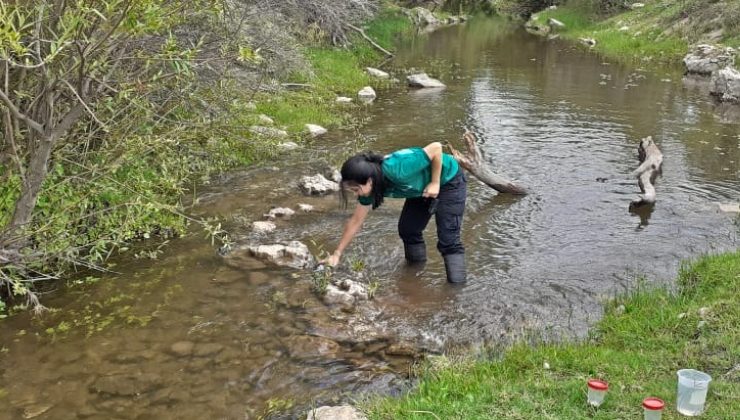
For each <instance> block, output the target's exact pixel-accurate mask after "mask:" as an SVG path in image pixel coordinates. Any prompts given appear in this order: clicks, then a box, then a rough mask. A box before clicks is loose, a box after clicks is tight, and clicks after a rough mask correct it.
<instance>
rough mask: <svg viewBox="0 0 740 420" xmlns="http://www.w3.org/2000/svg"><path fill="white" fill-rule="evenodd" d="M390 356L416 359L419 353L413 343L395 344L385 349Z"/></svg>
mask: <svg viewBox="0 0 740 420" xmlns="http://www.w3.org/2000/svg"><path fill="white" fill-rule="evenodd" d="M385 354H387V355H389V356H402V357H416V356H418V355H419V352H418V351H417V350H416V348H415V347H414V346H413V345H412V344H411V343H395V344H391V345H390V346H388V347H387V348H386V349H385Z"/></svg>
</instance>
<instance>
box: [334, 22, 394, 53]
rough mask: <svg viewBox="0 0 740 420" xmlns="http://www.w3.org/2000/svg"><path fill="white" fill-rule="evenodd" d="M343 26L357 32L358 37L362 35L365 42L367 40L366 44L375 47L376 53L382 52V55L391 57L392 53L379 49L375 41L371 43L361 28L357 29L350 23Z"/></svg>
mask: <svg viewBox="0 0 740 420" xmlns="http://www.w3.org/2000/svg"><path fill="white" fill-rule="evenodd" d="M345 25H347V27H348V28H350V29H352V30H355V31H357V32H359V33H360V35H362V37H363V38H365V40H367V42H369V43H370V44H371V45H372V46H373V47H375V48H376V49H378V51H380V52H382V53H383V54H385V55H387V56H388V57H393V53H392V52H390V51H388V50H386V49H385V48H383V47H381V46H380V45H378V43H377V42H375V41H373V39H372V38H370V37H369V36H367V34H366V33H365V31H363V30H362V29H361V28H358V27H357V26H355V25H352V24H350V23H345Z"/></svg>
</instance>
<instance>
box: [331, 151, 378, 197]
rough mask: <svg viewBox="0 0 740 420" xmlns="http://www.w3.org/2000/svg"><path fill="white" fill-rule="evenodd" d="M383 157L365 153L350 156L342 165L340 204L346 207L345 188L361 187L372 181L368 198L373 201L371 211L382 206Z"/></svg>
mask: <svg viewBox="0 0 740 420" xmlns="http://www.w3.org/2000/svg"><path fill="white" fill-rule="evenodd" d="M382 163H383V156H382V155H379V154H376V153H373V152H365V153H360V154H358V155H355V156H352V157H351V158H349V159H347V161H346V162H344V165H342V170H341V173H342V183H341V187H342V188H341V194H342V196H341V197H342V203H344V205H345V206H346V205H347V194H346V188H347V187H351V186H355V185H363V184H365V183H366V182H367V180H368V179H372V180H373V188H372V191H371V192H370V197H371V198H372V199H373V209H376V208H378V206H380V205H381V204H383V191H384V190H385V179H384V178H383V168H382V166H381V165H382Z"/></svg>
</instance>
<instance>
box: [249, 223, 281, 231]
mask: <svg viewBox="0 0 740 420" xmlns="http://www.w3.org/2000/svg"><path fill="white" fill-rule="evenodd" d="M276 228H277V226H275V223H272V222H252V231H253V232H255V233H270V232H272V231H274V230H275V229H276Z"/></svg>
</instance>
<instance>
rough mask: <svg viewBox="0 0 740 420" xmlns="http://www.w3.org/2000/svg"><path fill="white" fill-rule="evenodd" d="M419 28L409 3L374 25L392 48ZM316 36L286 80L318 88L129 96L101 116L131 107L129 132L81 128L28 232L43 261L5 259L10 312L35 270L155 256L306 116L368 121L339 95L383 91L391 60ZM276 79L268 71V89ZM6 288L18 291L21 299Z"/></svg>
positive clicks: (55, 163)
mask: <svg viewBox="0 0 740 420" xmlns="http://www.w3.org/2000/svg"><path fill="white" fill-rule="evenodd" d="M411 29H412V24H411V22H410V21H409V20H408V19H407V18H406V17H405V16H404V15H403V14H402V13H401V11H400V9H394V8H391V7H390V6H388V8H386V9H384V10H383V11H381V12H380V13H379V14H378V15H376V17H375V18H374V19H373V20H372V21H370V22H367V23H366V26H365V32H366V33H367V34H368V36H370V37H371V38H373V39H374V40H375V41H376V42H378V43H379V44H380V45H382V46H384V47H385V48H386V49H392V47H393V45H394V43H395V41H396V37H398V36H403V34H405V33H409V32H410V31H411ZM316 31H318V32H316V33H314V34H313V36H307V37H306V38H305V39H303V40H302V47H301V52H302V53H303V59H305V61H306V63H307V65H306V66H304V67H303V70H301V71H300V73H297V74H293V75H288V76H284V77H283V78H282V80H280V82H295V83H306V84H310V85H311V87H310V89H307V90H304V91H289V90H277V91H273V90H270V89H266V90H264V89H256V90H253V89H245V88H244V86H241V85H239V83H238V82H237V80H223V81H221V82H219V83H214V84H212V85H208V84H201V85H198V84H196V83H192V84H191V85H187V86H185V88H183V91H182V98H183V99H182V101H181V102H179V103H178V104H177V105H176V106H172V107H171V108H170V109H168V111H167V114H166V115H159V114H157V113H156V112H155V111H153V110H152V107H150V106H149V105H148V104H147V103H135V101H132V100H130V99H129V98H126V97H122V98H121V99H120V102H116V100H118V99H115V98H113V99H111V100H110V101H108V102H106V103H104V104H103V106H101V109H100V110H98V111H97V114H98V116H99V117H100V118H101V119H104V117H105V116H107V114H106V113H108V112H110V113H111V114H113V113H114V112H117V111H118V110H120V109H127V110H128V111H127V112H126V114H125V118H120V120H122V121H123V122H122V123H121V126H120V127H119V126H118V125H117V124H116V123H115V118H111V120H113V121H114V123H113V124H111V125H110V126H109V127H108V130H107V131H103V130H91V129H90V128H89V127H87V126H85V127H80V128H79V131H78V132H76V133H75V135H77V136H82V137H83V140H82V141H74V142H71V141H70V142H68V143H65V144H63V145H62V146H61V147H59V148H58V149H57V150H55V151H54V156H53V158H52V159H51V161H52V164H51V168H50V173H49V175H48V176H47V178H46V180H45V182H44V185H43V188H42V191H41V193H40V195H39V199H38V202H37V205H36V207H35V209H34V214H33V221H32V223H31V224H30V225H29V226H27V227H26V230H25V231H24V232H23V233H24V235H25V237H26V238H30V240H29V241H28V243H29V246H28V248H29V249H28V255H33V256H34V259H33V260H32V261H31V262H30V263H27V264H28V266H27V267H14V266H8V265H0V286H4V285H5V283H9V284H10V287H8V288H4V287H3V288H2V291H0V318H2V317H3V315H4V314H6V313H7V312H8V310H9V309H8V307H10V306H14V305H17V306H16V308H17V309H23V308H25V304H26V302H27V299H26V296H27V291H28V290H34V288H36V287H37V286H39V285H43V282H39V283H36V284H33V281H30V280H29V279H28V277H27V276H28V275H29V273H43V275H39V276H41V277H45V275H46V274H49V275H50V276H51V277H65V276H67V275H68V273H69V269H70V268H75V267H88V266H93V265H95V266H103V267H109V266H108V265H107V264H108V263H107V261H108V259H109V257H110V256H112V255H115V254H116V253H118V252H121V251H126V250H127V249H128V248H129V247H130V244H131V242H132V241H135V240H138V239H149V238H157V239H158V240H155V241H148V242H145V243H143V244H142V245H141V246H137V247H136V248H137V249H138V250H139V252H140V253H144V254H147V255H156V252H147V248H151V250H153V251H154V250H158V249H159V248H160V247H161V244H162V242H163V241H165V240H167V239H169V238H171V237H172V236H177V235H181V234H184V233H185V232H186V231H187V230H188V225H189V224H190V223H191V222H192V221H194V219H190V218H188V217H187V216H186V213H187V209H186V208H184V207H183V204H182V202H181V199H182V197H183V195H186V194H187V195H189V194H193V189H194V188H195V187H196V186H197V185H199V184H202V183H204V182H207V181H208V179H209V177H210V176H211V175H213V174H217V173H220V172H224V171H228V170H231V169H235V168H241V167H246V166H249V165H253V164H255V163H259V162H261V161H264V160H267V159H275V158H276V157H277V153H278V148H277V147H276V145H277V144H278V143H279V142H282V141H288V140H290V141H295V142H297V143H304V142H306V141H308V139H309V136H308V133H307V132H306V128H305V124H307V123H311V124H319V125H322V126H324V127H326V128H329V129H332V128H338V127H346V126H348V125H351V124H357V123H360V122H361V118H362V116H363V113H362V112H361V111H362V106H361V105H357V104H337V103H336V102H335V99H336V97H337V96H338V95H341V96H348V97H352V98H356V95H357V91H358V90H359V89H361V88H362V87H364V86H368V85H369V86H374V87H375V88H376V89H377V88H379V87H380V88H382V87H383V84H384V83H385V84H387V83H388V82H380V81H378V80H371V78H370V77H369V76H368V75H367V73H366V71H365V69H364V66H367V65H371V64H373V63H377V62H379V61H381V60H382V59H383V58H384V57H383V55H382V54H381V53H379V52H378V51H377V50H375V49H374V48H373V47H372V46H371V45H370V44H369V43H368V42H367V41H365V40H364V39H363V38H362V37H361V36H360V35H359V34H351V36H350V41H351V44H350V45H349V47H348V48H339V47H331V46H328V45H327V43H326V41H325V40H326V37H325V34H322V33H321V32H320V30H318V29H316ZM255 66H256V64H255ZM269 79H270V78H269V76H265V77H264V81H263V82H264V83H263V85H264V86H267V85H268V83H266V82H267V81H269ZM183 85H185V84H183ZM191 86H197V88H195V87H193V88H191ZM202 104H206V105H205V106H204V105H202ZM260 114H265V115H267V116H269V117H270V118H271V119H272V120H273V121H274V124H273V126H274V127H276V128H280V129H284V130H286V131H287V132H288V134H289V138H288V139H282V140H278V139H274V138H266V137H261V136H259V135H255V134H254V133H252V132H251V131H250V129H249V128H250V127H251V126H252V125H265V123H264V122H261V121H260ZM91 131H92V132H91ZM87 137H89V140H87V141H85V140H84V139H85V138H87ZM0 179H3V180H4V182H3V183H2V184H0V228H1V227H3V226H6V225H7V224H8V222H9V220H10V218H11V215H12V213H13V207H14V205H15V202H16V200H17V199H18V196H19V193H20V185H21V176H20V174H19V173H18V171H16V170H15V167H14V166H13V165H6V166H3V165H2V164H0ZM199 223H202V224H203V226H204V227H205V228H206V229H207V230H208V231H209V233H210V234H212V235H214V236H223V235H222V234H223V232H221V231H220V230H219V229H220V228H219V225H218V222H217V221H214V222H210V221H199ZM37 277H38V276H37ZM4 282H5V283H4ZM32 284H33V285H32ZM6 290H12V293H11V296H8V295H7V294H5V291H6ZM12 295H15V296H16V297H17V298H18V299H16V300H14V299H12ZM3 299H5V300H6V302H5V303H3ZM18 304H20V305H18Z"/></svg>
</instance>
